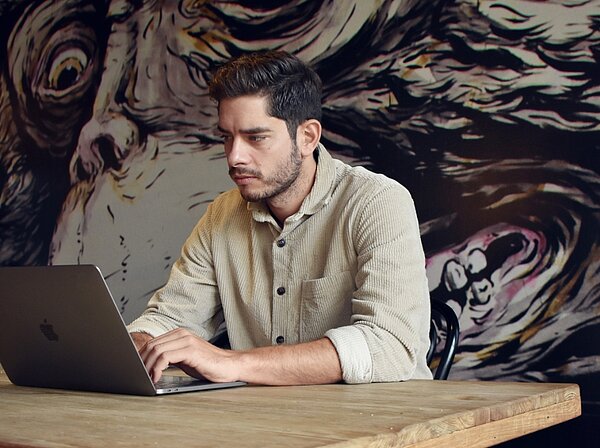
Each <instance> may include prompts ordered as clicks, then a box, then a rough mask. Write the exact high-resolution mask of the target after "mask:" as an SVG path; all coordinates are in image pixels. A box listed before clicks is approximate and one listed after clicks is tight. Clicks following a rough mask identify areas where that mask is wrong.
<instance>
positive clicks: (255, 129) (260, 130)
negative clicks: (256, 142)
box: [217, 126, 273, 135]
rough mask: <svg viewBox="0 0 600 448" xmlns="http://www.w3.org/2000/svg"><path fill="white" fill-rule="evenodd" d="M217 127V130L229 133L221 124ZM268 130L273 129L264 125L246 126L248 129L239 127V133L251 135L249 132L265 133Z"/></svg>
mask: <svg viewBox="0 0 600 448" xmlns="http://www.w3.org/2000/svg"><path fill="white" fill-rule="evenodd" d="M217 129H218V130H219V132H222V133H223V134H230V132H229V131H227V130H226V129H223V128H222V127H221V126H217ZM268 132H273V130H272V129H271V128H266V127H256V128H248V129H240V134H247V135H251V134H265V133H268Z"/></svg>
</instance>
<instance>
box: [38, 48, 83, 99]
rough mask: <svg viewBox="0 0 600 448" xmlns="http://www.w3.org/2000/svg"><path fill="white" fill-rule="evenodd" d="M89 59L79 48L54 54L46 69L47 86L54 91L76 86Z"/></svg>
mask: <svg viewBox="0 0 600 448" xmlns="http://www.w3.org/2000/svg"><path fill="white" fill-rule="evenodd" d="M89 63H90V59H89V57H88V55H87V54H86V53H85V52H84V51H83V50H81V49H80V48H66V49H61V50H60V51H57V52H55V55H54V59H53V60H52V61H51V65H50V67H49V69H48V75H47V79H46V82H47V86H48V88H49V89H52V90H54V91H58V92H60V91H65V90H67V89H69V88H71V87H73V86H74V85H77V84H78V83H79V82H80V81H81V80H82V78H83V77H84V75H85V73H86V69H87V68H88V66H89Z"/></svg>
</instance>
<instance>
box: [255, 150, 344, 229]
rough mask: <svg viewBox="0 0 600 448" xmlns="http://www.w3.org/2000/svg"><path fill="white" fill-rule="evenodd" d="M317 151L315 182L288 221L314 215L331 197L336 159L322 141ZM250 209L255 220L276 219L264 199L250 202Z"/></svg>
mask: <svg viewBox="0 0 600 448" xmlns="http://www.w3.org/2000/svg"><path fill="white" fill-rule="evenodd" d="M315 153H316V154H315V155H316V159H317V173H316V175H315V182H314V183H313V186H312V188H311V190H310V193H308V195H307V196H306V197H305V198H304V201H302V205H300V209H299V210H298V211H297V212H296V213H294V214H293V215H292V216H290V217H289V218H288V219H287V220H286V222H287V223H292V222H294V221H298V220H300V219H302V217H303V216H305V215H314V214H315V213H316V212H317V211H319V209H321V208H322V207H324V206H325V205H327V203H328V202H329V201H330V199H331V192H332V190H333V186H334V181H335V176H336V168H335V160H334V159H333V157H331V155H330V154H329V152H327V150H326V149H325V147H324V146H323V145H322V144H321V143H319V144H318V146H317V148H316V149H315ZM248 210H250V211H251V212H252V217H253V218H254V220H255V221H258V222H271V221H274V219H273V217H272V216H271V214H270V213H269V209H268V207H267V205H266V204H265V202H264V201H260V202H248Z"/></svg>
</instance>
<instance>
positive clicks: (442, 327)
mask: <svg viewBox="0 0 600 448" xmlns="http://www.w3.org/2000/svg"><path fill="white" fill-rule="evenodd" d="M459 335H460V328H459V325H458V318H457V317H456V314H455V313H454V310H453V309H452V308H450V307H449V306H448V305H446V304H445V303H444V302H442V301H440V300H436V299H431V327H430V329H429V341H430V345H429V351H428V352H427V364H429V366H430V367H431V369H432V370H433V371H434V374H433V378H434V379H436V380H445V379H447V378H448V374H449V373H450V368H451V367H452V362H453V361H454V355H455V354H456V348H457V347H458V337H459ZM439 347H441V349H440V348H439ZM434 360H435V361H436V363H437V365H433V362H434Z"/></svg>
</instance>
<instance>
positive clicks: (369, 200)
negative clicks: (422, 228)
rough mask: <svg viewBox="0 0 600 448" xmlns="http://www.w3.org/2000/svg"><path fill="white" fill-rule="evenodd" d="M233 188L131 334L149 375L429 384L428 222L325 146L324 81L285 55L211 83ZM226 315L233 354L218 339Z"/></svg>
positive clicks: (240, 67)
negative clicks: (171, 371) (168, 372)
mask: <svg viewBox="0 0 600 448" xmlns="http://www.w3.org/2000/svg"><path fill="white" fill-rule="evenodd" d="M210 95H211V97H212V98H213V99H215V100H216V101H217V103H218V112H219V123H218V128H219V130H220V132H221V133H222V135H223V140H224V147H225V155H226V157H227V163H228V165H229V175H230V176H231V178H232V179H233V181H234V182H235V183H236V184H237V189H233V190H231V191H228V192H226V193H224V194H222V195H220V196H219V197H217V198H216V199H215V200H214V202H213V203H212V204H210V206H209V207H208V209H207V211H206V213H205V214H204V216H203V217H202V218H201V220H200V221H199V223H198V224H197V226H196V227H195V229H194V230H193V232H192V233H191V235H190V236H189V238H188V240H187V241H186V243H185V245H184V247H183V250H182V254H181V258H180V259H179V260H178V261H177V262H176V263H175V264H174V266H173V269H172V271H171V276H170V278H169V281H168V282H167V284H166V285H165V286H164V287H163V288H162V289H161V290H159V291H158V292H157V293H156V294H155V295H154V296H153V297H152V299H151V300H150V302H149V304H148V308H147V310H146V311H145V312H144V314H143V315H142V316H141V317H140V318H139V319H137V320H136V321H134V322H133V323H132V324H131V325H130V326H129V331H130V332H132V337H133V339H134V342H135V343H136V345H137V347H138V349H139V351H140V354H141V356H142V359H143V360H144V363H145V365H146V367H147V369H148V372H149V373H150V375H151V377H152V379H153V380H154V381H157V380H158V379H159V378H160V376H161V374H162V371H163V370H164V369H165V368H166V367H168V366H169V365H177V366H179V367H181V368H182V369H183V370H184V371H186V372H187V373H188V374H190V375H192V376H199V377H205V378H207V379H209V380H212V381H217V382H223V381H234V380H242V381H247V382H250V383H259V384H273V385H278V384H279V385H286V384H287V385H291V384H322V383H333V382H338V381H345V382H347V383H366V382H374V381H400V380H407V379H410V378H431V373H430V371H429V369H428V368H427V365H426V362H425V353H426V351H427V348H428V346H429V339H428V333H429V298H428V297H429V296H428V288H427V280H426V276H425V258H424V254H423V250H422V247H421V242H420V236H419V227H418V223H417V219H416V214H415V210H414V205H413V202H412V199H411V197H410V195H409V193H408V192H407V191H406V189H404V188H403V187H402V186H401V185H399V184H398V183H397V182H395V181H393V180H391V179H388V178H386V177H385V176H382V175H378V174H374V173H371V172H369V171H367V170H365V169H364V168H356V167H354V168H353V167H350V166H348V165H346V164H344V163H342V162H340V161H338V160H334V159H332V158H331V156H330V155H329V154H328V153H327V151H326V150H325V148H324V147H323V146H322V145H321V144H320V143H319V140H320V137H321V123H320V119H321V81H320V79H319V78H318V76H317V74H316V73H315V72H314V71H313V70H311V69H310V68H309V67H307V66H306V65H305V64H304V63H302V62H301V61H300V60H299V59H297V58H296V57H294V56H292V55H289V54H287V53H284V52H266V53H257V54H252V55H246V56H242V57H240V58H237V59H234V60H232V61H230V62H228V63H227V64H225V65H224V66H222V67H221V68H220V69H219V70H218V71H217V73H216V74H215V76H214V78H213V80H212V83H211V85H210ZM223 322H225V323H226V325H227V330H228V334H229V340H230V343H231V347H232V350H224V349H221V348H218V347H216V346H214V345H212V344H210V343H209V342H207V341H208V340H210V339H211V338H212V337H214V335H215V334H216V333H217V331H218V329H219V327H220V325H221V324H222V323H223Z"/></svg>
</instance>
